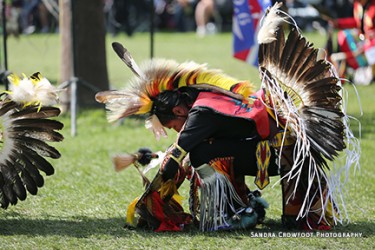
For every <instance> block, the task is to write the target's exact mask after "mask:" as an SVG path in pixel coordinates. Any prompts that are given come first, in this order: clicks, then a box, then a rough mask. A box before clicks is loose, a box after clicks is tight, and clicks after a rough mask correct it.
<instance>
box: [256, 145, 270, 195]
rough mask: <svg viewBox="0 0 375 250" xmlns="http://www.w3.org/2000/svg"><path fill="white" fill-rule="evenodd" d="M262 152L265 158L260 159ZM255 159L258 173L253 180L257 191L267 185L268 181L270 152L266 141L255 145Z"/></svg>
mask: <svg viewBox="0 0 375 250" xmlns="http://www.w3.org/2000/svg"><path fill="white" fill-rule="evenodd" d="M262 151H264V154H265V158H264V159H262ZM255 155H256V157H257V166H258V172H257V176H256V178H255V185H257V186H258V188H259V189H261V190H262V189H264V188H265V187H266V186H267V185H268V184H269V183H270V179H269V176H268V166H269V165H270V159H271V150H270V145H269V142H268V141H261V142H259V143H258V145H257V149H256V152H255Z"/></svg>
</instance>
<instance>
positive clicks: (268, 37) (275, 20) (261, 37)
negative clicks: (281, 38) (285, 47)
mask: <svg viewBox="0 0 375 250" xmlns="http://www.w3.org/2000/svg"><path fill="white" fill-rule="evenodd" d="M280 7H281V4H280V3H279V4H275V5H274V6H273V7H272V8H269V9H268V10H267V12H268V14H267V15H266V16H265V17H264V19H263V24H262V27H261V28H260V30H259V33H258V43H271V42H273V41H275V40H276V32H277V30H278V29H279V26H280V23H283V22H285V18H284V17H282V16H280V15H279V12H280V9H279V8H280Z"/></svg>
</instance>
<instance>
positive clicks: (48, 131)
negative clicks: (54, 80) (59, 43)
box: [0, 73, 64, 209]
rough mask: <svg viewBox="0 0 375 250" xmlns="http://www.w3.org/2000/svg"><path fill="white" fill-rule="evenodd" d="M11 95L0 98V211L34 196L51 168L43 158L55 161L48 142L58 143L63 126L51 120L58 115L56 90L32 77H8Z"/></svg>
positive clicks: (51, 170) (7, 94)
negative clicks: (0, 208)
mask: <svg viewBox="0 0 375 250" xmlns="http://www.w3.org/2000/svg"><path fill="white" fill-rule="evenodd" d="M8 80H9V82H10V91H5V92H4V93H3V94H2V95H1V98H0V126H1V127H0V142H1V144H0V145H1V146H0V205H1V207H2V208H3V209H6V208H8V207H9V204H11V205H15V204H17V202H18V200H24V199H26V197H27V192H29V193H30V194H32V195H36V194H37V192H38V188H41V187H42V186H43V185H44V178H43V176H42V175H41V172H44V173H45V174H46V175H47V176H48V175H52V174H53V173H54V168H53V166H52V165H51V163H49V162H48V161H47V160H46V159H45V157H49V158H53V159H57V158H60V153H59V151H58V150H56V149H55V148H54V147H52V146H50V145H48V142H59V141H62V140H63V136H62V135H61V134H60V133H59V132H57V130H60V129H62V128H63V126H64V125H63V124H62V123H61V122H59V121H57V120H53V119H51V118H54V117H57V116H59V114H60V109H59V108H57V107H54V105H55V104H57V101H58V95H57V92H58V89H56V88H55V87H54V86H53V85H51V83H50V82H49V81H48V80H47V79H46V78H45V77H43V76H42V75H41V74H40V73H35V74H33V75H32V76H30V77H26V76H24V77H23V78H22V79H21V78H20V77H18V76H17V75H14V74H12V75H10V76H9V77H8Z"/></svg>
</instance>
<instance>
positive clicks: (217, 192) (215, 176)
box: [196, 164, 246, 231]
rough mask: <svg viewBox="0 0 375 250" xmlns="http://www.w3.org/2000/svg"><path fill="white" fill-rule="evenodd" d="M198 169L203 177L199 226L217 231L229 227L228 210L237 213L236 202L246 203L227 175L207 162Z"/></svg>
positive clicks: (201, 177) (205, 229) (203, 229)
mask: <svg viewBox="0 0 375 250" xmlns="http://www.w3.org/2000/svg"><path fill="white" fill-rule="evenodd" d="M196 170H197V172H198V174H199V177H200V179H201V187H200V191H201V195H200V198H201V200H200V219H199V221H200V225H199V228H200V229H201V230H202V231H216V230H218V229H222V228H227V227H229V226H230V225H229V224H228V222H227V220H226V218H227V216H228V212H232V213H236V209H235V205H234V204H235V203H237V204H239V205H240V206H241V207H246V205H245V204H244V203H243V202H242V200H241V198H240V197H239V196H238V194H237V192H236V190H235V189H234V187H233V185H232V184H231V182H230V181H229V180H228V178H227V177H226V176H225V175H222V174H220V173H218V172H216V171H215V170H214V169H213V168H212V167H211V166H210V165H207V164H205V165H202V166H200V167H199V168H197V169H196ZM228 209H230V210H231V211H228Z"/></svg>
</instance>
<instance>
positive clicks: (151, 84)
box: [96, 43, 254, 134]
mask: <svg viewBox="0 0 375 250" xmlns="http://www.w3.org/2000/svg"><path fill="white" fill-rule="evenodd" d="M112 46H113V49H114V50H115V52H116V53H117V55H118V56H119V57H120V58H121V60H122V61H123V62H125V64H126V65H127V66H128V67H129V68H130V69H131V70H132V71H133V72H134V74H135V77H134V78H133V79H132V80H131V81H130V83H129V86H128V87H127V88H125V89H124V90H112V91H111V90H110V91H103V92H99V93H97V94H96V100H97V101H98V102H100V103H105V104H106V108H107V110H108V115H107V118H108V120H109V121H110V122H112V121H116V120H118V119H120V118H123V117H127V116H130V115H139V114H151V115H152V105H153V101H154V99H155V98H156V97H157V96H158V95H159V94H160V93H162V92H163V91H166V90H176V89H179V88H181V87H194V88H199V89H207V90H211V91H218V92H223V93H225V94H227V95H230V96H233V97H235V98H237V99H246V98H247V97H248V96H249V95H250V94H252V93H253V92H254V88H253V85H252V84H250V83H249V82H248V81H239V80H237V79H234V78H232V77H230V76H228V75H226V74H224V73H222V72H221V71H220V70H217V69H208V67H207V65H205V64H197V63H195V62H184V63H181V64H179V63H177V62H176V61H174V60H166V59H153V60H150V61H147V62H145V63H144V64H143V65H142V67H138V65H137V64H136V63H135V61H134V60H133V58H132V57H131V55H130V53H129V52H128V51H127V50H126V49H125V48H124V47H123V46H122V45H121V44H119V43H113V44H112ZM152 120H155V117H153V118H152ZM148 121H150V120H148ZM155 126H157V123H155V122H153V124H152V126H151V127H155ZM156 130H157V131H159V130H160V129H156ZM156 133H158V132H156ZM160 134H165V131H163V132H160Z"/></svg>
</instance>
